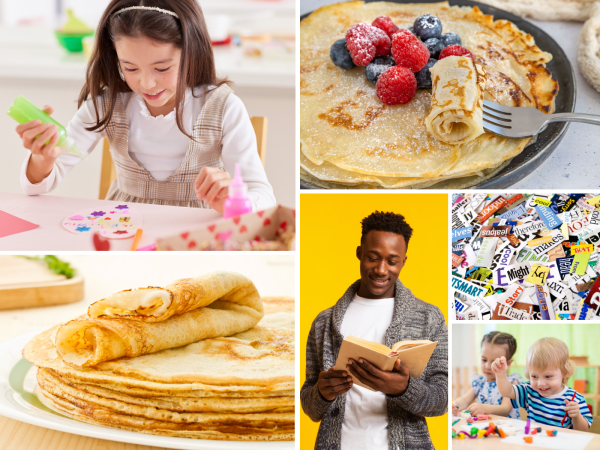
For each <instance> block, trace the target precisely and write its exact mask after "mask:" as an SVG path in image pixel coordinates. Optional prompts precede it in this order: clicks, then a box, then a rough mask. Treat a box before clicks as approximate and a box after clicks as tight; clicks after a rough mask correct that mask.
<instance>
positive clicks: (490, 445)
mask: <svg viewBox="0 0 600 450" xmlns="http://www.w3.org/2000/svg"><path fill="white" fill-rule="evenodd" d="M491 417H492V422H494V421H496V420H507V419H506V417H501V416H494V415H492V416H491ZM455 420H456V417H452V422H454V421H455ZM466 423H467V421H466V420H465V419H461V420H460V422H458V423H457V424H456V425H454V427H452V428H453V429H454V430H455V431H459V430H460V429H461V428H460V426H461V425H466ZM474 424H475V425H476V424H477V422H474ZM539 426H541V427H542V428H543V429H544V430H554V429H558V432H559V433H575V434H576V433H583V432H582V431H575V430H567V429H566V428H556V427H551V426H548V425H535V426H534V424H533V423H532V424H531V428H536V427H539ZM500 427H501V425H500ZM450 433H451V434H452V432H451V431H450ZM593 436H594V439H593V440H592V441H591V442H590V443H589V444H588V446H587V447H586V448H585V450H600V435H598V434H594V435H593ZM534 438H535V436H534ZM535 448H540V447H535V445H533V444H526V443H525V441H523V445H517V444H506V443H504V442H502V439H501V438H500V437H498V435H494V436H492V437H488V438H477V439H469V438H467V437H465V439H456V438H454V439H452V450H457V449H460V450H467V449H485V450H496V449H498V450H524V449H535ZM565 450H566V449H565Z"/></svg>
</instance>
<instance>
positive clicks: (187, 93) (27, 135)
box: [17, 0, 275, 213]
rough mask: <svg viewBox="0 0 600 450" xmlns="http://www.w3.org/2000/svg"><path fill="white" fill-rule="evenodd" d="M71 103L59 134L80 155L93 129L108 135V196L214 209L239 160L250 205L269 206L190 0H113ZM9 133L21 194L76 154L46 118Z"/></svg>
mask: <svg viewBox="0 0 600 450" xmlns="http://www.w3.org/2000/svg"><path fill="white" fill-rule="evenodd" d="M78 106H79V110H78V111H77V114H76V115H75V117H74V118H73V119H72V120H71V121H70V122H69V125H68V126H67V135H68V136H69V137H70V138H72V139H74V141H75V144H76V146H77V148H78V149H79V151H80V152H81V153H82V154H84V155H87V154H89V153H90V152H91V151H92V150H93V149H94V147H95V146H96V144H97V142H98V141H99V140H100V139H101V138H102V137H107V138H108V140H109V142H110V147H111V154H112V158H113V161H114V163H115V167H116V171H117V179H116V180H115V182H114V183H113V184H112V186H111V187H110V190H109V191H108V195H107V199H108V200H115V201H123V202H141V203H154V204H161V205H175V206H190V207H204V208H207V207H212V208H213V209H215V210H217V211H219V212H220V213H222V212H223V204H224V202H225V199H226V197H227V191H228V186H229V185H230V184H231V182H232V176H231V175H232V174H233V171H234V166H235V163H239V164H240V167H241V169H242V177H243V178H244V181H245V182H246V183H247V185H248V196H249V197H250V198H251V200H252V202H253V205H254V210H261V209H265V208H269V207H271V206H274V205H275V197H274V196H273V191H272V188H271V185H270V184H269V182H268V181H267V177H266V175H265V171H264V169H263V167H262V164H261V161H260V158H259V156H258V153H257V150H256V137H255V134H254V130H253V128H252V125H251V123H250V120H249V118H248V114H247V112H246V110H245V108H244V105H243V103H242V102H241V100H240V99H239V98H238V97H236V96H235V95H234V94H233V93H232V90H231V88H230V87H229V86H228V85H227V82H226V81H224V80H220V79H218V78H217V76H216V73H215V64H214V58H213V52H212V46H211V41H210V38H209V36H208V32H207V28H206V24H205V22H204V17H203V15H202V11H201V10H200V7H199V6H198V3H197V2H196V1H195V0H113V1H112V2H111V3H110V4H109V5H108V7H107V8H106V11H104V14H103V16H102V18H101V20H100V23H99V25H98V28H97V31H96V41H95V46H94V50H93V53H92V56H91V58H90V61H89V63H88V67H87V74H86V83H85V85H84V87H83V89H82V91H81V94H80V96H79V103H78ZM45 111H46V112H48V113H52V111H53V109H52V108H51V107H49V106H47V107H45ZM17 132H18V133H19V135H20V136H21V138H22V139H23V145H24V147H25V148H27V149H29V150H30V153H29V155H28V157H27V159H26V161H25V163H24V164H23V168H22V173H21V185H22V186H23V189H24V190H25V192H26V193H27V194H28V195H37V194H42V193H45V192H49V191H51V190H52V189H54V188H56V186H57V185H58V183H60V182H61V180H62V179H63V178H64V177H65V176H66V174H67V173H68V172H69V171H70V170H71V169H72V168H73V166H74V165H75V164H77V163H78V162H80V161H81V158H79V157H78V156H75V155H74V154H71V153H68V154H67V153H65V154H62V155H61V149H60V148H58V147H55V145H56V143H57V141H58V137H59V136H58V133H57V129H56V126H50V125H49V124H40V122H39V121H32V122H28V123H26V124H23V125H19V126H18V127H17ZM47 141H49V142H47ZM46 142H47V144H45V143H46Z"/></svg>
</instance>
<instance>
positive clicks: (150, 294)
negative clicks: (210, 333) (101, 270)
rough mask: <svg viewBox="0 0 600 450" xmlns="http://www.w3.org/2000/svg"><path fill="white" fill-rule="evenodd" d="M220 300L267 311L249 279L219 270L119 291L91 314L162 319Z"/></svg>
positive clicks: (133, 318)
mask: <svg viewBox="0 0 600 450" xmlns="http://www.w3.org/2000/svg"><path fill="white" fill-rule="evenodd" d="M216 300H221V301H223V302H228V303H232V304H236V305H240V306H248V307H250V308H252V309H255V310H256V311H259V312H260V313H262V312H263V306H262V301H261V299H260V295H259V293H258V291H257V290H256V287H255V286H254V283H252V281H250V279H249V278H247V277H246V276H244V275H242V274H240V273H236V272H226V271H219V272H211V273H208V274H206V275H201V276H199V277H196V278H183V279H181V280H176V281H174V282H173V283H171V284H169V285H167V286H165V287H164V288H161V287H147V288H140V289H134V290H131V289H130V290H126V291H121V292H117V293H116V294H112V295H110V296H108V297H106V298H105V299H102V300H99V301H97V302H96V303H93V304H92V305H91V306H90V307H89V309H88V314H89V316H90V317H92V318H103V319H117V318H122V319H129V320H141V321H144V322H162V321H164V320H166V319H168V318H169V317H171V316H174V315H177V314H183V313H185V312H187V311H191V310H193V309H196V308H200V307H202V306H208V305H210V304H211V303H213V302H214V301H216Z"/></svg>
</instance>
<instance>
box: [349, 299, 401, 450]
mask: <svg viewBox="0 0 600 450" xmlns="http://www.w3.org/2000/svg"><path fill="white" fill-rule="evenodd" d="M393 316H394V299H393V298H383V299H379V300H373V299H368V298H363V297H359V296H358V295H355V296H354V299H353V300H352V302H351V303H350V305H349V306H348V309H347V310H346V314H345V315H344V320H343V321H342V326H341V329H340V331H341V333H342V335H343V336H344V337H346V336H349V335H351V336H355V337H357V338H361V339H367V340H369V341H372V342H378V343H380V344H385V332H386V331H387V329H388V328H389V326H390V324H391V323H392V318H393ZM387 448H388V417H387V405H386V398H385V394H383V393H381V392H373V391H371V390H369V389H365V388H363V387H362V386H358V385H356V384H355V385H353V386H352V388H351V389H350V390H349V391H348V392H347V393H346V409H345V412H344V422H343V423H342V450H387Z"/></svg>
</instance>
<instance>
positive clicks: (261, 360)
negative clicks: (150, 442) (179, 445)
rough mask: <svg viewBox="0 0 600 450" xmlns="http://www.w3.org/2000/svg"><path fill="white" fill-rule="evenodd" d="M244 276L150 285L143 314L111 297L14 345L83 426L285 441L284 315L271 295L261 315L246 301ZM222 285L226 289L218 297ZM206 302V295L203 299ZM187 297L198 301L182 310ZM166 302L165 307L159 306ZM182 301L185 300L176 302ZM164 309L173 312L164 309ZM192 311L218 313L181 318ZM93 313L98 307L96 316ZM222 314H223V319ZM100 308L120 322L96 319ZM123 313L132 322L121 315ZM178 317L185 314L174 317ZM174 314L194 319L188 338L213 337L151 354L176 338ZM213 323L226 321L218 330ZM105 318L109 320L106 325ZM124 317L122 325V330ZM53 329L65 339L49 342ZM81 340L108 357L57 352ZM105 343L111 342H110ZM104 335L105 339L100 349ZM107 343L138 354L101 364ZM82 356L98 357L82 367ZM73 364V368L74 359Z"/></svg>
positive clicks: (290, 416) (290, 380)
mask: <svg viewBox="0 0 600 450" xmlns="http://www.w3.org/2000/svg"><path fill="white" fill-rule="evenodd" d="M202 280H203V281H204V282H203V283H202V282H201V281H202ZM232 280H237V281H235V282H234V281H232ZM247 281H249V280H248V279H247V278H245V277H243V276H241V275H239V274H232V273H229V272H218V273H213V274H209V275H208V276H205V277H198V278H197V279H192V280H186V281H185V282H181V281H179V282H177V283H175V284H177V285H179V286H180V288H176V287H175V286H174V285H175V284H173V285H170V286H167V287H165V288H151V289H154V290H160V291H161V292H162V294H160V295H159V297H160V300H161V301H162V302H163V304H162V305H159V304H158V303H159V302H156V301H155V300H156V298H155V297H156V296H154V294H152V295H151V296H150V297H151V298H148V296H143V297H144V298H145V300H144V302H146V303H144V305H145V306H148V305H149V304H151V305H152V306H151V309H153V312H152V313H150V314H149V313H148V309H147V308H145V307H144V308H142V310H143V312H144V313H143V314H139V313H135V312H134V311H135V309H134V308H131V307H130V306H131V303H129V304H127V302H125V303H121V306H116V305H115V298H114V297H113V298H112V299H110V298H109V299H110V300H108V301H104V303H103V304H100V303H101V302H98V303H96V304H94V305H92V307H90V311H91V312H92V313H93V314H95V315H97V317H96V318H91V317H86V318H80V319H78V320H76V321H74V322H73V321H72V322H69V323H67V324H65V325H58V326H55V327H54V328H51V329H50V330H47V331H45V332H43V333H41V334H40V335H38V336H36V337H35V338H34V339H33V340H32V341H31V342H29V343H28V344H27V346H26V347H25V349H24V351H23V355H24V357H25V358H26V359H27V360H28V361H30V362H31V363H33V364H35V365H36V366H37V367H38V373H37V379H38V387H37V394H38V396H39V397H40V400H41V401H42V402H43V403H44V404H45V405H46V406H48V407H49V408H51V409H53V410H55V411H57V412H60V413H61V414H64V415H67V416H69V417H72V418H74V419H77V420H81V421H83V422H88V423H92V424H96V425H104V426H112V427H116V428H120V429H124V430H130V431H138V432H141V433H148V434H157V435H163V436H173V437H187V438H198V439H220V440H293V439H294V329H293V327H294V325H293V313H285V312H281V311H282V310H283V308H281V306H280V304H281V303H282V302H281V301H280V300H278V299H274V300H272V304H273V305H274V306H273V307H271V308H270V309H271V311H272V312H273V314H269V315H267V316H265V317H264V318H263V319H262V321H261V317H262V311H263V307H262V302H261V300H260V297H258V302H257V301H256V300H257V299H256V296H257V294H258V293H257V291H256V288H254V285H253V284H252V285H251V286H250V284H251V282H250V284H248V282H247ZM181 286H184V288H181ZM223 286H225V288H231V289H225V288H223ZM215 287H216V288H215ZM161 289H162V290H161ZM224 290H225V291H227V292H225V293H224V294H223V291H224ZM165 291H166V292H167V294H168V295H166V296H165V295H163V294H164V292H165ZM133 292H135V291H133ZM215 292H218V293H220V294H222V295H221V296H220V297H219V299H215V298H214V296H215V294H214V293H215ZM243 293H245V294H243ZM123 297H130V295H129V294H124V295H119V296H118V298H117V300H118V301H119V302H120V301H121V300H122V299H123ZM134 297H135V296H134ZM138 298H139V296H138ZM209 298H213V300H212V301H210V302H209V301H208V299H209ZM105 300H106V299H105ZM194 302H196V304H198V303H206V302H208V304H207V305H206V306H202V307H198V308H196V309H191V310H189V308H190V307H191V305H192V304H194ZM289 302H290V301H287V302H285V301H284V302H283V303H284V304H285V303H287V304H289ZM166 303H170V305H168V306H167V307H166V308H161V306H164V305H165V304H166ZM183 303H185V304H186V305H187V306H185V307H182V304H183ZM215 303H216V305H215ZM291 303H292V304H293V300H292V301H291ZM99 304H100V305H99ZM144 305H138V308H137V309H138V310H140V308H139V306H144ZM227 305H229V306H227ZM248 305H253V306H252V307H251V306H248ZM123 306H125V307H123ZM105 307H106V308H105ZM111 308H112V309H111ZM173 308H174V309H175V310H177V311H180V312H181V313H180V314H174V315H171V313H170V312H169V311H171V312H172V311H173ZM240 308H242V310H241V311H240ZM244 308H248V309H249V310H252V311H254V312H250V311H245V310H244ZM255 308H257V309H255ZM201 309H207V310H212V309H215V310H216V311H217V313H218V315H217V316H214V315H207V316H202V315H200V316H198V314H195V315H194V314H190V313H194V312H195V311H197V310H201ZM99 310H102V311H103V312H102V313H101V314H98V311H99ZM211 312H212V311H208V313H211ZM227 312H230V313H231V314H230V315H229V317H227V316H226V315H225V313H227ZM107 314H115V315H118V316H119V317H120V318H113V319H108V318H106V317H105V318H98V317H99V316H106V315H107ZM128 315H132V316H135V318H131V319H125V318H124V317H125V316H128ZM186 315H189V316H188V317H189V318H187V319H182V317H184V316H186ZM165 316H169V317H168V318H166V319H165V320H164V321H162V322H155V323H154V322H152V321H153V320H155V318H157V317H165ZM290 316H291V317H290ZM248 317H252V320H250V319H248ZM198 318H199V319H198ZM181 320H185V321H191V320H198V322H197V323H196V326H197V328H199V329H203V330H204V331H200V332H196V336H198V335H200V334H202V333H203V334H204V335H205V336H210V335H211V334H216V335H215V336H213V337H207V338H204V339H202V340H198V341H197V342H193V343H189V344H187V345H181V346H176V347H175V346H174V348H166V349H163V350H159V351H156V349H157V348H160V347H161V346H163V347H164V345H166V344H165V342H171V343H180V342H182V341H183V338H182V337H181V335H182V334H186V333H188V332H189V330H190V329H192V328H193V327H191V325H189V323H188V325H187V328H186V330H185V333H178V331H180V329H179V328H178V326H179V325H181V323H180V322H181ZM216 320H222V321H224V322H227V323H226V324H225V325H224V326H218V324H217V322H216ZM204 321H206V326H204ZM251 321H254V323H253V324H252V325H251V327H252V328H250V327H248V328H250V329H247V330H246V331H243V332H237V333H236V334H234V335H231V336H227V337H226V336H223V335H222V333H223V332H225V333H226V332H228V331H229V332H230V331H231V330H234V329H235V328H236V327H238V326H242V327H243V326H247V325H248V323H250V322H251ZM259 321H260V324H259V325H256V324H257V323H258V322H259ZM107 322H115V323H118V324H119V325H118V327H117V326H116V325H110V326H109V325H107V324H106V323H107ZM125 322H129V324H130V328H129V331H126V330H127V327H126V324H125ZM73 323H75V324H77V326H73ZM172 323H174V324H175V326H174V325H170V324H172ZM69 324H71V325H69ZM81 324H83V325H81ZM66 325H68V326H66ZM61 330H62V334H63V335H67V336H68V335H69V334H71V337H70V338H69V337H65V336H63V337H62V339H59V337H58V336H59V335H61ZM81 330H83V331H81ZM86 330H88V331H86ZM89 330H92V331H89ZM156 330H159V331H156ZM115 336H118V339H115ZM86 340H87V342H88V344H89V343H90V342H92V343H93V344H94V345H95V346H96V347H97V348H96V350H98V348H99V347H102V348H104V349H105V350H106V349H112V350H111V351H112V353H111V351H105V350H102V351H96V350H94V351H92V350H90V348H87V349H86V350H85V351H83V352H80V351H78V348H77V345H71V350H70V351H69V352H64V348H68V347H69V343H71V344H77V343H78V342H79V343H81V342H83V341H86ZM115 340H116V341H117V342H120V343H118V344H114V342H115ZM107 341H108V342H113V345H112V346H111V345H107V344H106V342H107ZM57 342H59V343H60V345H61V346H62V347H64V348H63V350H62V352H63V353H64V355H70V356H67V360H68V363H67V362H66V360H65V358H64V357H62V356H61V353H60V351H59V348H58V346H57V345H56V343H57ZM79 346H80V347H82V346H81V344H79ZM83 347H85V346H83ZM115 348H116V349H117V350H118V349H124V351H125V352H128V351H134V352H135V353H136V354H139V356H135V357H120V358H118V359H111V360H103V359H104V356H105V355H106V354H116V353H118V352H116V353H115V352H114V349H115ZM92 359H94V360H96V359H97V360H98V362H94V364H92V365H90V363H89V361H90V360H92ZM75 360H78V361H80V362H82V365H79V366H78V365H77V364H74V363H73V361H75ZM83 364H85V366H84V365H83Z"/></svg>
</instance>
